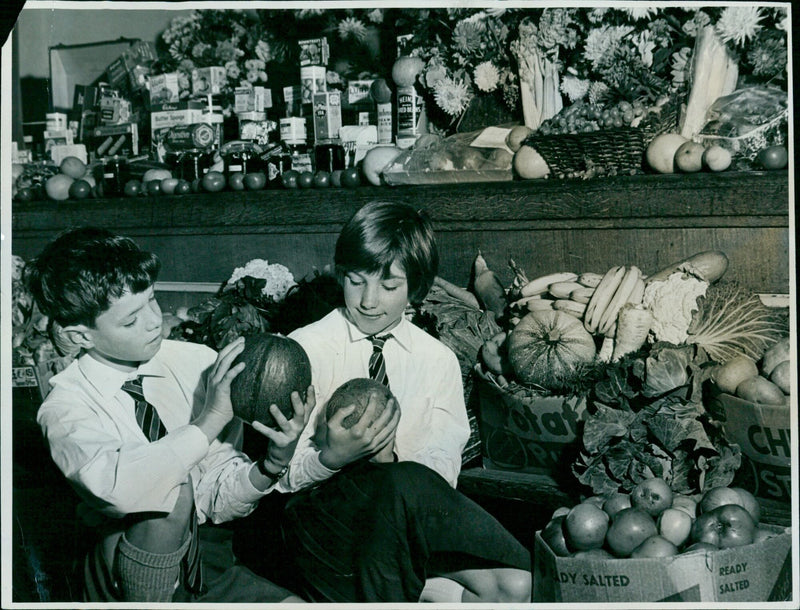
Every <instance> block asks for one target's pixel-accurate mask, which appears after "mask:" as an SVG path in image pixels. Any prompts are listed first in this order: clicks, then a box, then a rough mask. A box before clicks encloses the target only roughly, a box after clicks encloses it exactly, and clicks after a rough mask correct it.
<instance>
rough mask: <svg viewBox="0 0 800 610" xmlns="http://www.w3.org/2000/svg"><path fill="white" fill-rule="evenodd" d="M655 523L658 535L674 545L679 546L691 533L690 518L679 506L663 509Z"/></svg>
mask: <svg viewBox="0 0 800 610" xmlns="http://www.w3.org/2000/svg"><path fill="white" fill-rule="evenodd" d="M656 525H657V526H658V533H659V535H660V536H662V537H663V538H666V539H667V540H669V541H670V542H671V543H672V544H674V545H675V546H681V545H682V544H683V543H684V542H686V541H687V540H688V539H689V536H690V535H691V533H692V518H691V517H690V516H689V514H688V513H686V512H684V511H683V510H681V509H680V508H667V509H664V512H662V513H661V514H660V515H659V516H658V522H657V523H656Z"/></svg>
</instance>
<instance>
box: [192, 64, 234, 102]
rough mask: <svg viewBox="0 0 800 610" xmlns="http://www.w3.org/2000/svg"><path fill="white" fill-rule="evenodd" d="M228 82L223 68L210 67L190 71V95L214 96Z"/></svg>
mask: <svg viewBox="0 0 800 610" xmlns="http://www.w3.org/2000/svg"><path fill="white" fill-rule="evenodd" d="M227 82H228V74H227V72H226V71H225V68H224V67H223V66H210V67H207V68H195V69H194V70H192V95H216V94H218V93H221V92H222V89H223V88H224V87H225V85H226V84H227Z"/></svg>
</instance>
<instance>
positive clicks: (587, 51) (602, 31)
mask: <svg viewBox="0 0 800 610" xmlns="http://www.w3.org/2000/svg"><path fill="white" fill-rule="evenodd" d="M632 30H633V28H632V27H631V26H624V25H617V26H608V25H604V26H601V27H599V28H594V29H593V30H592V31H590V32H589V35H588V36H587V37H586V45H585V47H584V52H583V55H584V57H585V58H586V59H587V60H588V61H590V62H592V66H593V67H594V68H597V67H598V66H600V65H602V64H603V63H604V62H607V61H609V60H610V58H611V55H612V54H613V53H614V51H615V50H616V48H617V47H618V46H619V41H620V40H622V38H623V37H624V36H627V35H628V34H629V33H630V32H631V31H632Z"/></svg>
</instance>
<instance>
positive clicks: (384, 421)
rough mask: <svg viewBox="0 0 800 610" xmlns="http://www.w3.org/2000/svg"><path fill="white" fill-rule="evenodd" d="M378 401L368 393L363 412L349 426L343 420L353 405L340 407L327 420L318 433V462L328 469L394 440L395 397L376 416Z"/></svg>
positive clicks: (398, 414)
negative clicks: (351, 425) (343, 423)
mask: <svg viewBox="0 0 800 610" xmlns="http://www.w3.org/2000/svg"><path fill="white" fill-rule="evenodd" d="M379 404H380V399H379V398H378V397H377V395H375V394H372V395H370V398H369V402H368V403H367V408H366V410H365V411H364V414H363V415H362V416H361V419H359V420H358V421H357V422H356V423H355V425H354V426H353V427H352V428H344V427H343V426H342V421H343V420H344V418H345V417H347V416H348V415H350V413H352V412H353V411H354V410H355V405H351V406H349V407H347V408H346V409H341V410H340V411H338V412H337V413H335V414H334V415H333V417H331V419H330V420H329V421H328V424H327V429H326V430H325V433H324V434H322V435H320V436H321V437H322V438H321V439H320V440H321V442H320V454H319V459H320V462H322V464H323V465H324V466H326V467H327V468H330V469H331V470H338V469H340V468H342V467H343V466H346V465H347V464H349V463H351V462H354V461H355V460H357V459H359V458H362V457H364V456H367V455H373V454H375V453H377V452H378V451H380V450H381V449H383V448H384V447H385V446H386V445H387V444H389V443H392V442H393V441H394V434H395V431H396V430H397V424H398V422H399V421H400V409H399V408H398V406H397V401H396V400H395V399H393V398H392V399H390V400H389V401H388V402H387V403H386V408H385V409H384V410H383V412H382V413H381V414H380V415H379V416H378V417H377V418H376V417H375V413H376V411H377V409H378V405H379Z"/></svg>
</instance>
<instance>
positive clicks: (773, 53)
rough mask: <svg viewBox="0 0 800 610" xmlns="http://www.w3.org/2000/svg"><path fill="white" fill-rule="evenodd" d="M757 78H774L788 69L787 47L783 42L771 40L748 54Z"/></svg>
mask: <svg viewBox="0 0 800 610" xmlns="http://www.w3.org/2000/svg"><path fill="white" fill-rule="evenodd" d="M747 59H748V61H749V62H750V63H751V64H752V65H753V74H755V75H756V76H774V75H775V74H778V73H779V72H782V71H783V70H784V69H785V68H786V61H787V53H786V47H785V46H784V44H783V42H782V41H781V40H777V39H775V38H770V39H768V40H765V41H764V42H763V43H762V44H759V45H758V46H756V47H755V48H753V49H751V51H750V52H749V53H748V54H747Z"/></svg>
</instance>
